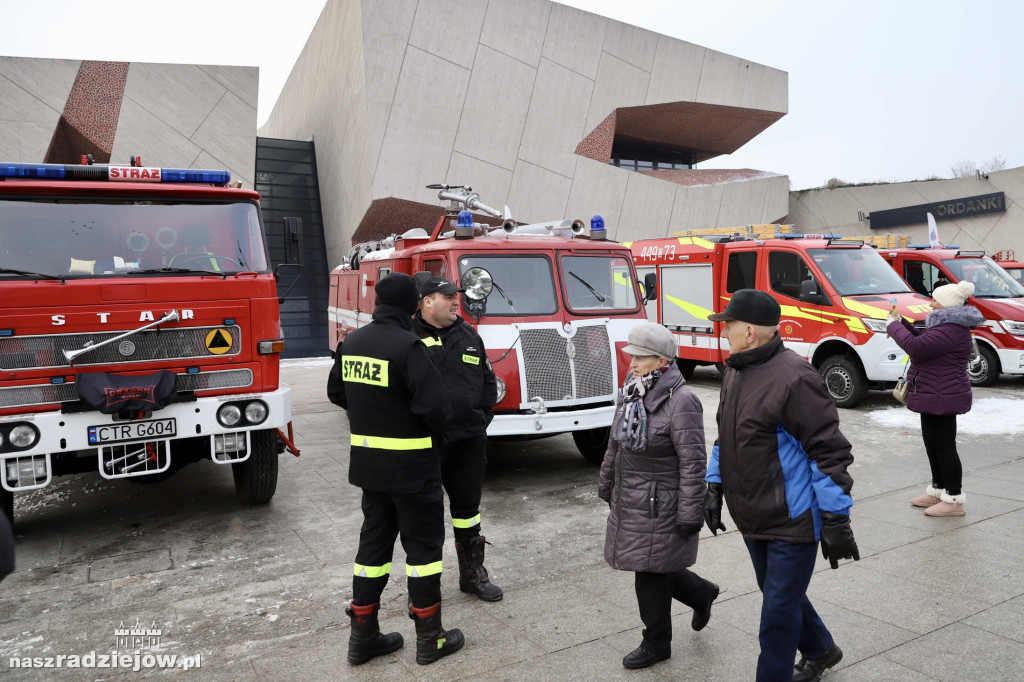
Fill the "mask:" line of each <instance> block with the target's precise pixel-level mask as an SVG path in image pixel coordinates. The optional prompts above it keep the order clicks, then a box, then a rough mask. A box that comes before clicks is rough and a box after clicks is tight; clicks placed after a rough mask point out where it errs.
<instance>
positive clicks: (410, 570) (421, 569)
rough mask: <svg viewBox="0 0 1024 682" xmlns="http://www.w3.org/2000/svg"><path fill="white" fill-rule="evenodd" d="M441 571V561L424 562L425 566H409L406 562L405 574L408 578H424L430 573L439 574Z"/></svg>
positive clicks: (430, 574)
mask: <svg viewBox="0 0 1024 682" xmlns="http://www.w3.org/2000/svg"><path fill="white" fill-rule="evenodd" d="M440 573H441V562H440V561H435V562H434V563H432V564H426V565H425V566H410V565H408V564H406V566H405V574H406V575H407V576H409V577H410V578H426V577H428V576H432V575H439V574H440Z"/></svg>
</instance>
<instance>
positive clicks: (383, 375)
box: [341, 355, 388, 386]
mask: <svg viewBox="0 0 1024 682" xmlns="http://www.w3.org/2000/svg"><path fill="white" fill-rule="evenodd" d="M341 380H342V381H350V382H355V383H360V384H370V385H371V386H387V385H388V361H387V360H378V359H377V358H367V357H364V356H361V355H345V356H342V359H341Z"/></svg>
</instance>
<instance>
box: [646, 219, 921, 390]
mask: <svg viewBox="0 0 1024 682" xmlns="http://www.w3.org/2000/svg"><path fill="white" fill-rule="evenodd" d="M766 227H769V228H771V227H774V226H766ZM729 231H731V230H729ZM630 248H631V249H632V251H633V260H634V261H635V263H636V266H637V273H638V274H639V276H641V277H645V279H646V277H647V276H648V275H650V274H656V277H657V285H656V286H657V292H656V295H652V296H651V297H650V301H649V302H648V304H647V312H648V316H649V317H650V319H651V320H652V321H657V322H659V323H661V324H663V325H665V326H666V327H668V328H669V329H670V330H671V331H672V332H674V333H675V335H676V338H677V339H678V341H679V361H678V362H679V366H680V368H681V369H682V371H683V376H689V375H692V374H693V371H694V369H695V368H696V367H697V366H698V365H712V364H714V365H717V366H718V367H719V369H720V371H722V370H724V367H723V365H722V362H723V361H724V360H725V358H726V357H728V355H729V348H728V342H727V341H726V340H725V339H723V338H721V333H722V329H723V324H722V323H721V322H711V321H709V320H708V315H710V314H711V313H715V312H721V311H722V310H724V309H725V306H726V305H727V304H728V302H729V299H730V298H731V296H732V293H733V292H735V291H737V290H739V289H745V288H751V289H760V290H761V291H766V292H768V293H769V294H771V295H772V296H773V297H774V298H776V299H777V300H778V302H779V305H780V306H781V307H782V318H781V321H780V324H779V334H780V335H781V336H782V339H783V341H784V342H785V344H786V345H787V346H788V347H789V348H792V349H793V350H795V351H796V352H797V353H799V354H800V355H801V356H803V357H804V358H806V359H807V360H808V361H809V362H810V363H812V364H813V365H814V367H815V368H816V369H817V370H818V371H819V372H820V373H821V375H822V376H823V377H824V379H825V383H826V385H827V386H828V390H829V393H830V394H831V395H832V398H833V399H834V400H835V401H836V404H837V405H838V406H839V407H853V406H854V405H856V404H857V403H859V402H860V401H861V400H862V399H863V398H864V396H865V395H866V393H867V391H868V389H869V388H885V387H889V386H892V385H893V384H894V383H895V382H896V380H897V379H898V378H899V376H900V373H901V371H902V369H903V359H904V353H903V351H901V350H900V349H899V347H898V346H897V345H896V343H895V342H894V341H893V340H892V339H890V338H888V336H887V334H886V332H885V327H886V317H887V316H888V312H889V308H890V306H891V305H892V302H893V301H895V304H896V308H897V310H898V311H899V312H900V313H901V314H902V315H904V316H906V317H908V318H909V319H911V320H919V319H923V317H924V315H925V314H926V313H927V311H928V310H930V307H929V303H930V301H929V299H928V298H926V297H925V296H921V295H919V294H915V293H914V292H912V291H911V289H910V287H908V286H907V284H906V282H904V281H903V280H901V279H900V278H899V276H898V275H896V274H895V273H894V272H893V271H892V269H891V268H889V267H887V266H886V264H885V261H884V260H883V259H882V258H881V256H879V255H878V252H877V251H875V249H874V248H872V247H871V246H868V245H867V244H865V243H864V241H862V240H849V239H841V238H838V237H834V236H832V235H804V234H789V233H783V232H782V231H781V230H780V231H779V233H778V234H776V233H775V232H774V231H772V232H768V233H767V234H753V235H748V234H742V235H741V234H735V235H732V234H706V235H705V236H699V235H697V234H689V235H687V236H678V237H669V238H665V239H647V240H643V241H636V242H632V243H630ZM651 293H652V294H654V293H655V292H653V291H652V292H651Z"/></svg>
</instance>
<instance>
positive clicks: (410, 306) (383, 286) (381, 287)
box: [373, 272, 420, 315]
mask: <svg viewBox="0 0 1024 682" xmlns="http://www.w3.org/2000/svg"><path fill="white" fill-rule="evenodd" d="M373 290H374V291H376V292H377V302H376V303H377V305H381V304H384V305H393V306H395V307H397V308H401V309H402V310H404V311H405V312H407V313H409V315H414V314H415V313H416V304H417V303H418V302H419V299H420V295H419V291H418V290H417V289H416V280H414V279H413V278H412V276H410V275H407V274H405V273H404V272H392V273H391V274H390V275H388V276H387V277H385V278H384V279H382V280H381V281H379V282H377V286H375V287H374V288H373Z"/></svg>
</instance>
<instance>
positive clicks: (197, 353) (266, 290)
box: [0, 158, 301, 517]
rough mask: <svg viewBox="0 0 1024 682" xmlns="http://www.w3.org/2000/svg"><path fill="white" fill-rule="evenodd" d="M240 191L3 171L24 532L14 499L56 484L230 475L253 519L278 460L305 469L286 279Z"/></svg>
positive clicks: (176, 177)
mask: <svg viewBox="0 0 1024 682" xmlns="http://www.w3.org/2000/svg"><path fill="white" fill-rule="evenodd" d="M83 161H86V159H83ZM229 181H230V175H229V174H228V173H227V172H226V171H211V170H190V169H170V168H147V167H143V166H141V164H140V163H139V162H138V161H137V160H136V159H134V158H133V159H132V165H130V166H116V165H92V164H90V163H83V164H82V165H58V164H19V163H2V164H0V299H2V301H3V312H2V314H0V315H2V317H0V371H2V374H0V483H2V487H0V495H2V505H3V511H4V512H5V513H7V514H8V515H9V516H12V517H13V493H14V492H19V491H25V490H32V489H36V488H43V487H44V486H46V485H48V484H49V483H50V482H51V480H52V478H53V477H54V476H60V475H63V474H74V473H80V472H88V471H94V472H99V474H100V476H102V477H103V478H105V479H120V478H132V477H150V478H148V479H146V480H156V479H159V478H162V477H163V476H166V475H168V474H169V473H171V472H173V471H174V470H176V469H178V468H180V467H181V466H182V465H184V464H187V463H190V462H195V461H198V460H201V459H208V460H211V461H213V462H214V463H216V464H219V465H231V467H232V472H233V475H234V476H233V477H234V482H235V487H236V490H237V492H238V494H239V496H240V498H241V499H242V500H243V501H245V502H248V503H262V502H266V501H268V500H270V498H271V497H272V496H273V495H274V492H275V490H276V487H277V472H278V461H277V457H278V455H279V454H280V453H281V452H283V449H284V447H283V446H284V445H285V444H288V446H289V447H290V448H291V449H292V451H293V452H295V450H294V447H293V445H292V443H291V433H292V431H291V393H290V389H288V388H282V387H280V386H279V384H278V364H279V357H280V353H281V351H282V350H283V348H284V342H283V340H282V338H281V327H280V322H279V315H278V295H277V287H276V274H277V273H275V272H272V271H271V268H270V263H269V261H268V259H267V250H266V244H265V239H264V232H263V224H262V219H261V215H260V208H259V202H258V200H259V195H258V194H256V193H255V192H252V191H246V190H242V189H238V188H234V187H229V186H228V183H229ZM286 224H287V227H288V229H289V230H291V231H292V232H293V233H294V235H295V239H294V240H290V241H291V242H292V243H291V244H289V246H290V247H294V246H295V244H297V240H298V234H299V231H300V229H301V226H300V223H299V222H298V220H297V219H288V221H287V223H286ZM291 260H292V261H293V262H297V257H291ZM284 428H287V435H285V433H284V432H283V431H282V429H284ZM295 454H297V452H295Z"/></svg>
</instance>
